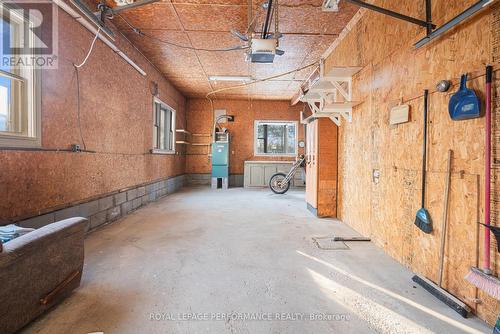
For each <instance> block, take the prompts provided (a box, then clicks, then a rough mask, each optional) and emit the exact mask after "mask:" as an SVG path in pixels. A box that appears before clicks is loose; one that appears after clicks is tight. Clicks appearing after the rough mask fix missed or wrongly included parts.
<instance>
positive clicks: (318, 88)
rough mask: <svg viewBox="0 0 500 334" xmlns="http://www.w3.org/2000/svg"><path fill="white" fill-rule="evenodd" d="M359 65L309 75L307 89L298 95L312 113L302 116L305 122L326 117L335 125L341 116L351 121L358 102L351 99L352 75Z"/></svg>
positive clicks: (339, 123)
mask: <svg viewBox="0 0 500 334" xmlns="http://www.w3.org/2000/svg"><path fill="white" fill-rule="evenodd" d="M360 70H361V67H334V68H332V69H331V70H330V71H329V72H328V73H327V74H325V75H322V74H321V73H322V71H320V75H319V76H311V77H310V78H309V79H308V82H306V84H305V87H307V91H306V92H305V93H303V94H301V96H300V101H302V102H306V103H307V104H308V105H309V107H310V108H311V111H312V115H311V116H309V117H307V118H305V119H304V118H303V116H301V122H302V123H303V124H307V123H309V122H311V121H312V120H314V119H317V118H323V117H328V118H330V119H331V120H332V121H333V122H334V123H335V124H336V125H337V126H340V125H341V124H342V118H343V119H345V120H346V121H348V122H351V121H352V109H353V107H355V106H356V105H358V104H359V103H360V102H356V101H353V100H352V76H353V75H355V74H356V73H358V72H359V71H360Z"/></svg>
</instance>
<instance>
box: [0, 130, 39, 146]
mask: <svg viewBox="0 0 500 334" xmlns="http://www.w3.org/2000/svg"><path fill="white" fill-rule="evenodd" d="M2 147H20V148H39V147H42V141H41V139H40V138H39V137H24V136H16V135H8V134H6V133H5V132H3V133H0V149H1V148H2Z"/></svg>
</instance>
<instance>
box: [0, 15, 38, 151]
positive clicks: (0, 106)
mask: <svg viewBox="0 0 500 334" xmlns="http://www.w3.org/2000/svg"><path fill="white" fill-rule="evenodd" d="M5 8H6V7H4V6H2V7H0V25H1V26H0V31H1V34H2V37H1V40H0V48H1V49H2V53H1V54H2V55H3V56H6V57H3V58H2V59H4V58H7V59H8V58H9V56H16V55H12V54H7V52H8V51H6V48H8V47H9V46H11V47H17V48H19V47H20V46H23V45H24V44H25V38H26V36H23V35H24V33H23V24H24V21H25V20H27V19H26V18H24V17H22V16H21V15H20V14H19V15H16V12H15V11H12V10H11V11H9V13H8V14H7V10H6V9H5ZM29 24H30V25H31V23H29ZM27 37H28V43H29V44H28V45H29V48H24V50H28V49H31V50H33V47H32V46H33V45H34V36H33V34H32V33H31V34H30V33H28V34H27ZM23 55H24V54H23ZM39 76H40V75H39V70H37V69H34V68H33V67H31V66H23V65H21V66H16V67H14V66H10V64H9V63H8V62H5V61H1V62H0V146H4V147H8V146H12V147H33V146H40V133H41V126H40V82H39V79H40V78H39Z"/></svg>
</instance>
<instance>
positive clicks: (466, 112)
mask: <svg viewBox="0 0 500 334" xmlns="http://www.w3.org/2000/svg"><path fill="white" fill-rule="evenodd" d="M479 110H480V109H479V99H478V97H477V95H476V93H475V92H474V91H473V90H472V89H468V88H467V74H464V75H462V78H461V79H460V89H459V90H458V92H456V93H455V94H453V96H452V97H451V99H450V103H449V104H448V112H449V113H450V117H451V119H452V120H454V121H460V120H464V119H471V118H478V117H480V116H481V115H480V112H479Z"/></svg>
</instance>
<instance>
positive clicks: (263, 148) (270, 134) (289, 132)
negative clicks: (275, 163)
mask: <svg viewBox="0 0 500 334" xmlns="http://www.w3.org/2000/svg"><path fill="white" fill-rule="evenodd" d="M254 138H255V155H275V156H279V155H285V156H287V155H288V156H295V155H297V122H281V121H255V135H254Z"/></svg>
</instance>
